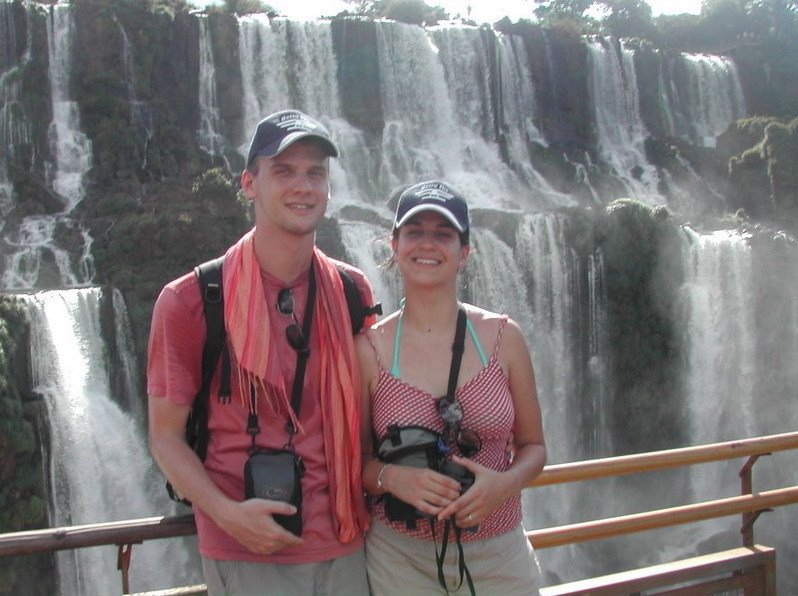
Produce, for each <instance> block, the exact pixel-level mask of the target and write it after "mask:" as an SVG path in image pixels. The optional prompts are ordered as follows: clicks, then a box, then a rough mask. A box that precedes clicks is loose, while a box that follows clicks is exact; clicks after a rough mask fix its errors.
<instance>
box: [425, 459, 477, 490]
mask: <svg viewBox="0 0 798 596" xmlns="http://www.w3.org/2000/svg"><path fill="white" fill-rule="evenodd" d="M434 469H435V470H436V471H437V472H440V473H441V474H443V475H444V476H448V477H449V478H453V479H454V480H457V482H459V483H460V494H463V493H464V492H465V491H467V490H468V489H469V488H471V485H473V484H474V480H476V478H475V476H474V473H473V472H472V471H471V470H469V469H468V468H466V467H465V466H464V465H462V464H458V463H456V462H454V461H452V460H451V459H449V458H448V457H442V458H441V459H439V460H438V462H437V465H436V466H435V468H434Z"/></svg>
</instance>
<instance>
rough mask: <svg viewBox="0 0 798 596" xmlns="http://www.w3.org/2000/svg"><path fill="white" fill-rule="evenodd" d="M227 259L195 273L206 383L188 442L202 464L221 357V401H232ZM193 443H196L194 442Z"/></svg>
mask: <svg viewBox="0 0 798 596" xmlns="http://www.w3.org/2000/svg"><path fill="white" fill-rule="evenodd" d="M223 265H224V256H221V257H219V258H218V259H213V260H212V261H208V262H206V263H202V264H201V265H199V266H197V267H196V268H195V269H194V272H195V273H196V275H197V279H198V280H199V287H200V293H201V295H202V308H203V312H204V314H205V346H204V347H203V349H202V375H201V379H202V383H201V385H200V390H199V391H198V392H197V396H196V398H195V399H194V405H193V406H192V408H191V414H190V416H189V423H188V425H187V426H186V438H187V439H188V441H189V445H190V446H191V447H192V448H193V449H194V451H196V452H197V455H198V456H199V458H200V459H201V460H204V459H205V454H206V452H207V449H208V400H209V399H210V394H211V381H212V380H213V374H214V372H216V364H217V363H218V362H219V358H220V357H221V361H222V363H221V375H220V379H219V401H220V402H223V403H226V402H229V401H230V396H231V393H232V392H231V390H230V352H229V351H228V349H227V332H226V331H225V326H224V292H223V290H222V267H223ZM192 441H193V442H192Z"/></svg>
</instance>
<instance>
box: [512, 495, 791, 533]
mask: <svg viewBox="0 0 798 596" xmlns="http://www.w3.org/2000/svg"><path fill="white" fill-rule="evenodd" d="M794 503H798V486H791V487H787V488H781V489H777V490H770V491H766V492H761V493H757V494H755V495H741V496H739V497H730V498H728V499H717V500H715V501H704V502H702V503H693V504H691V505H683V506H681V507H669V508H668V509H659V510H656V511H646V512H645V513H633V514H631V515H622V516H619V517H609V518H606V519H600V520H594V521H588V522H583V523H578V524H570V525H567V526H557V527H554V528H543V529H540V530H530V531H529V532H526V536H527V538H528V539H529V540H530V542H532V546H534V547H535V548H550V547H552V546H562V545H564V544H572V543H575V542H585V541H587V540H597V539H600V538H609V537H611V536H622V535H624V534H633V533H635V532H643V531H645V530H654V529H656V528H664V527H666V526H678V525H682V524H688V523H693V522H697V521H703V520H706V519H713V518H716V517H725V516H727V515H735V514H738V513H748V512H752V511H763V510H765V509H771V508H773V507H778V506H780V505H790V504H794Z"/></svg>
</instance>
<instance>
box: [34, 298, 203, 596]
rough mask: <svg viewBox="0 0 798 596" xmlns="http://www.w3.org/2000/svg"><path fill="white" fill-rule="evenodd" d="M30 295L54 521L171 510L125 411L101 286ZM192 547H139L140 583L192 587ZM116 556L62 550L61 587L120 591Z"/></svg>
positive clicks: (135, 568) (135, 421) (105, 550)
mask: <svg viewBox="0 0 798 596" xmlns="http://www.w3.org/2000/svg"><path fill="white" fill-rule="evenodd" d="M25 299H26V300H27V302H28V304H29V312H30V318H31V377H32V389H33V390H34V391H35V392H36V393H37V394H39V395H41V396H42V398H43V399H44V401H45V403H46V405H47V411H48V415H49V417H50V434H51V444H50V450H49V453H50V462H51V470H50V478H51V494H52V501H53V503H52V508H51V511H50V525H51V526H53V527H58V526H68V525H81V524H90V523H100V522H108V521H114V520H124V519H136V518H143V517H150V516H152V515H153V513H154V512H159V513H167V512H168V511H170V510H172V509H173V507H172V506H171V505H170V503H169V500H168V497H167V496H166V491H165V489H164V486H163V481H162V479H161V477H160V475H159V474H158V473H157V471H156V469H155V467H154V464H153V461H152V458H151V457H150V456H149V453H148V452H147V449H146V445H145V441H144V439H143V437H144V431H143V420H142V419H141V417H140V416H139V417H136V418H133V417H132V416H131V414H130V413H129V412H125V411H124V410H122V409H121V408H120V406H119V405H118V402H117V400H116V399H114V397H113V396H112V395H111V391H110V385H109V380H108V364H109V363H108V361H107V347H106V346H105V345H104V342H103V340H102V339H101V333H100V322H99V312H100V299H101V295H100V292H99V290H97V289H83V290H67V291H58V292H41V293H37V294H33V295H30V296H26V297H25ZM121 314H122V313H119V315H120V316H121ZM122 357H123V358H131V357H132V356H131V355H130V354H123V355H122ZM188 553H189V550H188V549H187V548H185V547H184V546H182V545H179V544H178V545H173V546H170V541H162V540H156V541H149V542H147V543H145V544H144V545H140V546H136V547H135V548H134V550H133V557H132V565H131V579H132V582H133V583H132V586H133V587H135V589H136V591H139V590H148V589H155V588H166V587H173V586H176V585H184V584H185V582H186V580H187V574H186V571H185V570H186V568H187V566H188V564H189V554H188ZM116 557H117V553H116V548H115V547H113V546H109V547H93V548H87V549H85V548H84V549H77V550H73V551H61V552H59V554H58V582H59V589H60V593H61V594H64V595H71V594H113V593H118V592H119V589H120V587H121V580H120V575H119V573H118V571H117V568H116ZM167 562H168V563H167ZM165 563H166V564H165Z"/></svg>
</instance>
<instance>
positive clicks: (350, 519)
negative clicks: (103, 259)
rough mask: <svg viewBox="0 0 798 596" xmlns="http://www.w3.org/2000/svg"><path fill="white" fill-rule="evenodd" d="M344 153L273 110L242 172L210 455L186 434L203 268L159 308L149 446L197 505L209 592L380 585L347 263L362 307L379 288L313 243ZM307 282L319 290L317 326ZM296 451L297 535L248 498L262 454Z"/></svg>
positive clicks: (201, 334) (283, 508)
mask: <svg viewBox="0 0 798 596" xmlns="http://www.w3.org/2000/svg"><path fill="white" fill-rule="evenodd" d="M337 156H338V149H337V147H336V146H335V144H334V143H333V141H332V140H331V138H330V135H329V133H328V132H327V130H326V129H325V128H324V126H322V125H321V124H320V123H319V122H317V121H316V120H314V119H313V118H311V117H309V116H307V115H306V114H303V113H302V112H299V111H296V110H286V111H282V112H277V113H275V114H272V115H271V116H268V117H267V118H265V119H264V120H262V121H261V122H260V123H259V124H258V127H257V129H256V130H255V133H254V135H253V137H252V142H251V144H250V149H249V154H248V157H247V166H246V169H245V170H244V171H243V173H242V174H241V188H242V190H243V192H244V194H245V195H246V196H247V198H249V199H250V200H251V201H252V202H253V206H254V213H255V227H254V228H253V230H251V231H250V232H248V233H247V234H245V235H244V236H243V237H242V238H241V239H240V240H239V241H238V242H237V243H236V244H235V245H234V246H232V247H231V248H230V249H229V250H228V251H227V253H226V256H225V261H224V267H223V281H222V286H223V290H224V318H225V327H226V331H227V346H228V349H229V354H230V363H231V366H230V368H231V369H232V372H231V374H230V375H229V376H230V389H231V395H230V396H226V394H225V392H220V391H219V385H220V383H219V377H220V372H219V369H218V368H217V372H216V375H215V378H214V381H213V382H212V384H211V394H210V399H209V400H208V428H209V444H208V451H207V456H206V458H205V461H204V463H203V462H202V461H200V459H199V457H198V456H197V455H196V453H195V452H194V451H193V450H192V449H191V448H190V447H189V445H188V444H187V442H186V439H185V426H186V420H187V417H188V415H189V412H190V409H191V405H192V403H193V400H194V398H195V396H196V394H197V392H198V390H199V388H200V383H201V379H200V374H201V370H200V368H201V367H200V362H201V360H202V349H203V345H204V342H205V324H204V318H203V316H204V315H203V304H202V298H201V296H200V290H199V286H198V281H197V278H196V275H195V274H194V273H189V274H188V275H185V276H183V277H181V278H179V279H177V280H175V281H173V282H171V283H169V284H168V285H167V286H166V287H165V288H164V289H163V291H162V292H161V294H160V296H159V297H158V300H157V302H156V304H155V308H154V310H153V320H152V328H151V332H150V344H149V364H148V387H147V389H148V394H149V433H150V449H151V451H152V454H153V456H154V458H155V460H156V461H157V463H158V465H159V466H160V468H161V470H162V471H163V473H164V475H165V476H166V477H167V478H168V480H169V481H170V482H171V484H172V486H173V487H174V489H175V490H176V491H177V492H178V493H180V494H181V495H182V496H183V497H184V498H186V499H187V500H189V501H190V502H191V503H192V505H193V508H194V513H195V517H196V521H197V534H198V541H199V550H200V554H201V556H202V566H203V575H204V576H205V581H206V583H207V584H208V591H209V594H221V593H235V594H254V593H259V594H264V593H267V594H339V593H346V594H368V584H367V581H366V574H365V560H364V555H363V533H364V532H365V530H366V528H367V526H368V514H367V512H366V508H365V503H364V501H363V493H362V487H361V484H360V456H359V450H358V447H357V445H358V440H359V437H358V433H359V428H358V423H359V422H358V421H359V405H358V399H359V397H358V396H359V394H360V377H359V370H358V367H357V360H356V356H355V352H354V347H353V341H352V329H351V326H350V322H349V319H348V315H347V312H348V311H347V307H346V301H345V298H344V295H343V288H342V283H341V279H340V275H339V273H338V270H337V269H336V266H343V267H345V268H346V269H347V270H348V271H349V273H350V275H351V277H353V278H354V280H355V282H356V284H357V286H358V288H359V289H360V293H361V295H362V297H363V299H364V304H371V298H372V296H371V287H370V285H369V284H368V281H367V280H366V279H365V277H364V275H363V274H362V272H360V271H359V270H357V269H354V268H352V267H349V266H344V265H343V264H341V263H338V262H336V261H333V260H332V259H329V258H328V257H326V256H325V255H324V254H323V253H322V252H321V251H319V250H318V249H317V248H316V246H315V230H316V227H317V226H318V224H319V222H320V221H321V219H322V217H323V216H324V213H325V210H326V207H327V201H328V199H329V189H330V186H329V158H330V157H337ZM309 293H310V294H311V295H313V294H315V300H313V301H312V304H313V308H312V309H311V313H312V314H311V315H310V317H307V318H308V319H309V321H306V316H305V315H306V313H307V311H308V295H309ZM369 322H371V321H369ZM306 323H308V324H309V325H310V332H309V333H308V334H306V333H303V328H304V329H307V327H305V325H306ZM367 324H368V323H367ZM305 348H307V349H308V350H309V355H308V358H307V366H306V372H305V374H304V379H302V372H301V369H302V368H303V367H301V366H298V362H299V359H300V356H301V355H302V353H303V352H304V351H305ZM298 369H300V370H299V371H298ZM297 375H299V382H298V388H297V389H296V390H294V382H295V377H296V376H297ZM297 393H298V394H299V395H298V398H299V401H298V404H297V402H296V401H294V404H293V405H292V401H293V400H295V399H296V398H295V394H297ZM295 405H298V407H294V406H295ZM253 415H254V416H255V418H254V424H253V423H252V422H253V418H252V416H253ZM253 427H254V428H253ZM258 431H259V432H258ZM286 446H288V447H289V451H292V452H293V453H294V454H295V455H296V458H298V459H301V460H302V463H303V465H304V475H303V476H302V478H301V493H302V503H301V508H300V512H299V513H300V517H301V523H302V529H301V535H299V536H297V535H294V533H292V532H290V531H288V530H287V529H286V528H285V527H283V526H282V525H281V524H280V523H279V522H278V520H280V519H284V518H282V517H281V516H292V515H293V514H295V513H296V512H297V508H295V507H294V506H292V505H289V504H287V503H284V502H279V501H275V500H269V499H262V498H250V499H245V481H244V467H245V464H246V463H247V459H248V458H249V457H250V454H251V453H252V452H253V451H254V450H255V449H260V450H263V449H275V450H281V449H284V448H286ZM275 516H278V517H277V518H276V519H275Z"/></svg>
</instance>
